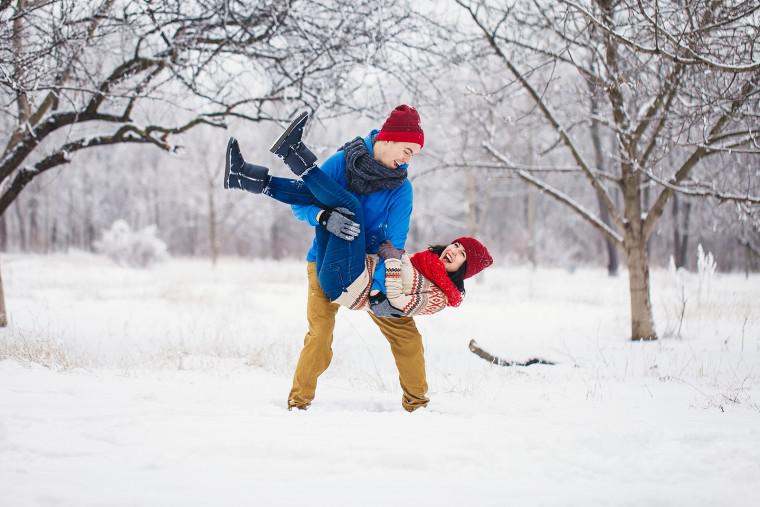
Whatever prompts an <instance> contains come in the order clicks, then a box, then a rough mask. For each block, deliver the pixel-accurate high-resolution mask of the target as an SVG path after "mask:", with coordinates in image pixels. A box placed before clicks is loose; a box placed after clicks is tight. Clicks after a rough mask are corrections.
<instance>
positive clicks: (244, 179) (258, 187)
mask: <svg viewBox="0 0 760 507" xmlns="http://www.w3.org/2000/svg"><path fill="white" fill-rule="evenodd" d="M270 178H271V176H269V169H267V168H266V167H263V166H260V165H254V164H249V163H248V162H246V161H245V159H244V158H243V155H242V154H241V153H240V146H239V145H238V142H237V139H235V138H234V137H230V140H229V141H227V154H226V156H225V160H224V188H239V189H241V190H247V191H248V192H251V193H254V194H260V193H261V192H263V191H264V189H265V188H266V187H267V185H269V180H270Z"/></svg>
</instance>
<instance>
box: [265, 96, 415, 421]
mask: <svg viewBox="0 0 760 507" xmlns="http://www.w3.org/2000/svg"><path fill="white" fill-rule="evenodd" d="M305 123H306V115H302V116H301V117H300V118H299V119H297V120H296V121H295V122H294V123H293V124H292V125H291V126H290V128H288V130H287V131H286V132H285V133H284V134H283V135H282V136H281V137H280V139H278V140H277V142H275V144H274V146H273V147H272V152H274V153H275V154H277V155H278V156H280V157H281V158H282V159H283V160H284V161H285V163H286V164H288V166H289V167H290V168H291V169H292V170H293V171H294V172H295V173H297V174H301V173H302V172H304V171H307V170H308V169H309V168H310V167H311V166H313V165H314V164H315V163H316V157H315V156H314V154H313V153H311V151H309V149H308V148H307V147H306V146H304V144H303V143H302V142H301V135H302V132H303V126H304V124H305ZM424 142H425V137H424V133H423V131H422V128H421V127H420V117H419V114H418V113H417V111H416V110H415V109H414V108H413V107H410V106H407V105H401V106H398V107H396V108H395V109H394V110H393V111H392V112H391V114H390V115H389V116H388V118H387V119H386V121H385V123H384V124H383V126H382V128H381V129H380V130H379V131H378V130H373V131H372V132H370V133H369V135H367V136H366V137H365V138H363V139H362V138H359V137H357V138H356V139H354V140H353V141H350V142H348V143H346V144H345V145H344V146H343V148H342V149H340V150H339V151H338V152H337V153H335V154H333V155H332V156H331V157H330V158H328V159H327V160H326V161H325V162H324V163H323V164H322V165H321V166H320V168H321V169H322V171H324V172H325V173H327V174H328V175H329V176H330V177H332V178H333V179H335V180H336V181H338V182H339V183H340V184H341V185H342V186H344V187H345V188H347V189H348V190H349V191H351V192H352V193H354V194H355V195H356V196H357V197H358V198H359V200H360V201H361V202H362V207H363V209H364V227H365V237H366V251H367V253H377V249H378V247H379V246H380V243H382V242H383V241H385V240H389V241H390V242H391V243H392V244H393V246H394V247H396V248H398V249H400V250H403V249H404V245H405V243H406V237H407V234H408V232H409V221H410V218H411V214H412V198H413V193H412V184H411V182H410V181H409V180H408V179H407V166H408V163H409V161H410V160H411V159H412V157H414V156H415V155H416V154H417V153H419V151H420V150H421V149H422V146H423V144H424ZM293 214H294V215H295V216H296V217H297V218H298V219H300V220H303V221H304V222H308V223H309V224H310V225H312V226H314V227H324V228H326V229H327V230H328V231H329V232H331V233H332V234H336V235H340V236H341V237H343V238H344V239H350V238H351V237H352V236H354V237H355V235H356V224H355V223H354V222H353V221H351V217H350V216H346V213H345V212H343V213H341V210H322V209H321V208H319V207H316V206H293ZM317 248H318V247H317V242H316V238H315V240H314V242H313V243H312V246H311V249H310V250H309V252H308V254H307V255H306V260H307V262H308V264H307V271H308V276H309V294H308V300H307V306H306V316H307V319H308V322H309V330H308V332H307V333H306V336H305V338H304V346H303V350H302V351H301V355H300V357H299V359H298V365H297V366H296V371H295V374H294V376H293V387H292V389H291V390H290V395H289V396H288V407H289V408H291V409H292V408H294V407H295V408H299V409H306V408H308V407H309V405H310V404H311V402H312V400H313V399H314V396H315V393H316V389H317V378H318V377H319V376H320V375H321V374H322V373H323V372H324V371H325V370H326V369H327V367H328V366H329V365H330V360H331V359H332V340H333V330H334V328H335V314H336V313H337V311H338V308H339V307H340V306H339V305H338V304H336V303H331V302H330V300H329V299H328V298H327V297H326V296H325V294H324V293H323V292H322V289H321V288H320V286H319V280H318V278H317V268H318V267H317V266H316V260H317V258H318V257H319V256H318V255H317ZM373 278H374V282H373V287H372V288H373V289H377V290H379V291H380V292H381V293H382V294H384V293H385V284H384V282H385V266H384V264H383V263H382V261H380V262H379V263H378V265H377V266H376V269H375V272H374V275H373ZM373 303H374V304H378V303H382V302H377V301H374V302H373ZM381 307H382V306H378V308H381ZM386 307H387V305H386ZM368 313H369V315H370V317H371V318H372V320H374V322H375V324H377V326H378V327H379V328H380V331H381V332H382V333H383V335H384V336H385V338H386V339H387V340H388V342H389V343H390V345H391V352H392V353H393V357H394V358H395V360H396V366H397V368H398V372H399V381H400V383H401V389H402V390H403V396H402V401H401V403H402V405H403V407H404V408H405V409H406V410H407V411H409V412H412V411H413V410H415V409H417V408H420V407H424V406H425V405H427V403H428V401H429V400H428V398H427V381H426V377H425V358H424V349H423V346H422V336H421V335H420V333H419V331H417V326H416V325H415V323H414V319H413V318H412V317H402V318H383V317H379V316H378V314H379V315H382V312H380V311H377V312H374V313H373V312H368Z"/></svg>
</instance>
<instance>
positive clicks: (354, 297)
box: [335, 254, 448, 316]
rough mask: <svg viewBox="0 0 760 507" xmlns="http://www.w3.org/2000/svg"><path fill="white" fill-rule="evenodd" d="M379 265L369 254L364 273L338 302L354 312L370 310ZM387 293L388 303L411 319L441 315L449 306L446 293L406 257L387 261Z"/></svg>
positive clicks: (375, 256)
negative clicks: (439, 313)
mask: <svg viewBox="0 0 760 507" xmlns="http://www.w3.org/2000/svg"><path fill="white" fill-rule="evenodd" d="M376 265H377V255H367V258H366V269H365V270H364V273H362V274H361V275H360V276H359V278H357V279H356V280H355V281H354V283H352V284H351V285H350V286H349V287H348V289H347V290H346V292H344V293H343V294H341V295H340V297H339V298H338V299H336V300H335V302H336V303H339V304H341V305H342V306H347V307H348V308H350V309H351V310H366V311H369V310H370V307H369V293H370V289H371V288H372V275H371V273H373V272H374V271H375V266H376ZM385 290H386V294H385V295H386V296H387V297H388V302H389V303H390V304H391V305H392V306H393V307H394V308H397V309H399V310H401V311H402V312H403V313H404V315H408V316H412V315H430V314H433V313H437V312H440V311H441V310H443V309H444V308H446V306H447V304H448V299H447V298H446V294H444V293H443V291H442V290H441V289H439V288H438V286H436V285H435V284H434V283H433V282H431V281H430V280H428V279H427V278H425V277H424V276H423V275H422V273H420V272H419V271H417V270H416V269H414V267H413V266H412V263H411V261H410V260H409V256H408V255H406V254H404V255H402V256H401V259H386V261H385Z"/></svg>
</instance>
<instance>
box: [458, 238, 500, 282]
mask: <svg viewBox="0 0 760 507" xmlns="http://www.w3.org/2000/svg"><path fill="white" fill-rule="evenodd" d="M452 244H459V245H461V246H462V248H463V249H464V251H465V255H466V271H465V274H464V277H465V278H470V277H471V276H475V275H477V274H478V273H480V272H481V271H483V270H484V269H486V268H487V267H488V266H490V265H491V264H493V258H492V257H491V254H490V252H489V251H488V249H487V248H486V247H485V246H484V245H483V243H481V242H480V241H478V240H477V239H475V238H469V237H466V236H463V237H461V238H457V239H455V240H454V241H453V242H452Z"/></svg>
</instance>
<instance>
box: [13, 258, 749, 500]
mask: <svg viewBox="0 0 760 507" xmlns="http://www.w3.org/2000/svg"><path fill="white" fill-rule="evenodd" d="M305 269H306V267H305V263H303V262H283V263H277V262H272V261H244V260H237V259H223V260H222V261H221V262H220V264H219V265H217V266H216V267H212V266H211V265H210V264H209V263H208V262H206V261H203V260H171V261H169V262H168V263H165V264H161V265H158V266H155V267H153V268H151V269H149V270H133V269H128V268H120V267H117V266H115V265H113V264H111V263H110V262H109V261H108V260H106V259H102V258H100V257H95V256H91V255H87V254H83V253H79V254H77V253H75V254H69V255H59V256H48V257H41V256H19V255H6V256H4V257H3V258H2V276H3V280H4V283H5V290H6V298H7V303H8V307H9V312H10V318H11V323H10V326H9V327H8V328H6V329H4V330H1V331H0V505H1V506H9V507H10V506H13V507H17V506H18V507H21V506H31V505H35V506H36V505H68V506H91V505H102V506H126V505H140V506H142V505H182V506H188V505H199V506H200V505H262V506H270V505H315V506H322V505H325V506H327V505H330V506H334V505H346V506H349V505H350V506H356V505H384V506H386V505H415V506H419V505H435V506H441V505H457V506H459V505H478V506H481V505H494V506H496V505H499V506H501V505H510V506H511V505H573V506H574V505H631V506H633V505H635V506H641V505H646V506H660V505H662V506H666V505H668V506H669V505H673V506H682V505H689V506H690V507H695V506H714V505H731V506H754V505H757V501H758V499H757V493H758V484H760V387H759V386H760V303H758V301H760V283H759V282H760V277H758V276H757V275H755V276H752V277H750V278H749V279H746V278H745V277H744V276H743V275H740V274H734V275H721V274H718V275H714V276H709V274H708V275H703V276H701V277H700V275H698V274H688V273H681V274H679V275H675V274H673V273H670V272H668V271H657V270H655V271H654V272H653V283H654V288H653V299H654V304H655V313H656V319H657V323H658V330H659V332H660V334H661V336H662V339H661V340H659V341H657V342H653V343H631V342H629V341H628V340H627V339H626V338H627V335H628V329H629V325H628V303H627V301H628V299H627V283H626V278H625V276H621V277H618V278H615V279H610V278H608V277H607V276H606V274H605V273H604V272H603V271H602V270H577V271H575V272H574V273H568V272H565V271H562V270H550V269H540V270H537V271H535V272H534V271H531V270H529V269H526V268H519V267H512V268H508V267H504V268H500V267H495V268H491V269H489V270H488V271H487V272H486V274H485V276H484V277H483V278H484V279H483V281H482V283H477V282H474V283H473V282H471V283H470V284H469V285H468V297H467V299H466V301H465V303H464V305H463V307H462V308H461V309H458V310H448V311H446V312H444V313H442V314H439V315H437V316H432V317H422V318H418V319H417V323H418V327H419V328H420V330H421V332H422V333H423V336H424V338H425V347H426V360H427V371H428V381H429V384H430V397H431V399H432V402H431V404H430V406H429V408H428V409H425V410H419V411H417V412H415V413H413V414H407V413H406V412H404V411H403V409H402V408H401V405H400V397H401V393H400V388H399V387H398V383H397V378H396V377H397V374H396V372H395V367H394V364H393V359H392V356H391V354H390V351H389V350H388V345H387V343H386V342H385V340H384V339H383V337H382V335H380V333H379V332H378V331H377V330H376V329H375V328H374V326H373V325H372V323H371V321H370V319H369V317H368V316H366V315H364V314H363V313H360V312H349V311H346V310H341V312H340V313H339V315H338V326H337V328H336V332H335V342H334V352H335V355H334V359H333V364H332V366H331V368H330V369H329V370H328V371H327V373H326V374H325V375H324V376H323V377H322V378H321V379H320V385H319V389H318V391H317V399H316V400H315V403H314V404H313V406H312V408H311V409H310V410H308V411H305V412H299V411H294V412H289V411H287V410H286V409H285V400H286V396H287V393H288V390H289V387H290V379H291V375H292V372H293V369H294V366H295V362H296V359H297V356H298V353H299V351H300V345H301V342H302V339H303V334H304V331H305V329H306V323H305V318H304V315H305V311H304V305H305V294H306V288H305V282H306V276H305ZM684 299H685V301H686V303H685V306H684V304H683V300H684ZM684 309H685V311H684V312H683V319H682V320H681V318H680V317H681V313H682V310H684ZM471 338H475V339H477V341H478V343H479V344H480V345H481V346H483V348H485V349H486V350H488V351H489V352H492V353H494V354H496V355H499V356H502V357H505V358H509V359H525V358H527V357H532V356H540V357H544V358H547V359H552V360H555V361H557V362H558V363H559V364H557V365H556V366H531V367H527V368H504V367H497V366H492V365H489V364H488V363H486V362H485V361H483V360H482V359H480V358H478V357H476V356H475V355H473V354H472V353H470V352H469V350H468V349H467V343H468V341H469V340H470V339H471Z"/></svg>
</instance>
